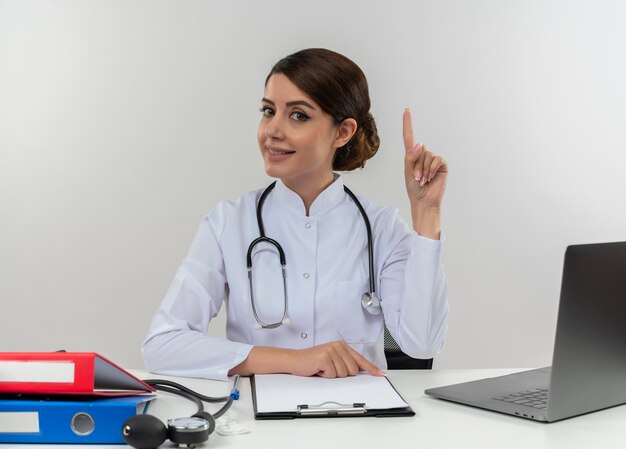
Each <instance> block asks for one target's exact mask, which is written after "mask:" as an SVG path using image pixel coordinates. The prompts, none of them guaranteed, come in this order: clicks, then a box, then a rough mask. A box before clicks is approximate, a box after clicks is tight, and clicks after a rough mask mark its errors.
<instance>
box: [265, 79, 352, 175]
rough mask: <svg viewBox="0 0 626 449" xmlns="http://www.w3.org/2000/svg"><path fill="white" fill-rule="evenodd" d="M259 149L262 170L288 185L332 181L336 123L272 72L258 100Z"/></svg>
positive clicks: (299, 91) (285, 80)
mask: <svg viewBox="0 0 626 449" xmlns="http://www.w3.org/2000/svg"><path fill="white" fill-rule="evenodd" d="M261 112H262V113H263V116H262V117H261V123H260V124H259V132H258V140H259V149H260V150H261V155H262V156H263V161H264V162H265V171H266V172H267V174H268V175H269V176H271V177H274V178H281V179H282V180H283V181H284V182H285V183H286V184H287V185H288V186H290V185H296V184H301V183H302V182H314V183H319V182H320V181H321V182H330V181H332V176H333V172H332V161H333V156H334V154H335V149H336V148H337V147H338V146H340V145H338V142H337V138H338V129H339V128H338V126H337V125H335V123H334V121H333V119H332V117H331V116H330V115H328V114H326V113H325V112H324V111H322V109H321V108H320V106H319V105H318V104H317V103H316V102H315V101H313V99H311V98H310V97H309V96H308V95H307V94H305V93H304V92H303V91H301V90H300V89H299V88H298V87H296V85H295V84H293V83H292V82H291V81H290V80H289V78H287V77H286V76H285V75H283V74H282V73H277V74H274V75H272V76H271V77H270V78H269V80H268V82H267V85H266V86H265V94H264V96H263V99H262V100H261Z"/></svg>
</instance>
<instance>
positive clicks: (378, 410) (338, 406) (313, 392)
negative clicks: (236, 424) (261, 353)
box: [250, 373, 415, 420]
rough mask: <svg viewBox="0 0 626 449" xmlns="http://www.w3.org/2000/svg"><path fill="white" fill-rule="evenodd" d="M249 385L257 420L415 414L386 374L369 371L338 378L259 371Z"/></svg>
mask: <svg viewBox="0 0 626 449" xmlns="http://www.w3.org/2000/svg"><path fill="white" fill-rule="evenodd" d="M250 385H251V388H252V403H253V406H254V418H255V419H257V420H269V419H295V418H346V417H366V416H375V417H399V416H414V415H415V412H414V411H413V409H412V408H411V407H410V406H409V405H408V404H407V402H406V401H405V400H404V399H403V398H402V396H400V394H399V393H398V391H397V390H396V389H395V387H394V386H393V384H392V383H391V382H390V381H389V379H388V378H387V377H376V376H372V375H370V374H366V373H359V374H357V375H356V376H350V377H345V378H337V379H324V378H322V377H315V376H314V377H300V376H292V375H290V374H256V375H254V376H252V377H251V379H250ZM357 398H358V399H357Z"/></svg>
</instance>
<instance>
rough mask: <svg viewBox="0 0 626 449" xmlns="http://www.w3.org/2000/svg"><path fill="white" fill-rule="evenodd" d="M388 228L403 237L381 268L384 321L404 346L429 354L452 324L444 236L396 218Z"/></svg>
mask: <svg viewBox="0 0 626 449" xmlns="http://www.w3.org/2000/svg"><path fill="white" fill-rule="evenodd" d="M390 231H391V232H392V234H395V235H396V236H397V235H402V237H401V238H400V240H399V242H398V244H397V245H395V247H394V248H393V251H392V252H391V254H390V255H389V256H388V257H387V258H386V260H385V262H384V265H383V267H382V269H381V276H380V283H381V287H380V289H381V299H382V302H381V303H382V307H383V312H384V316H385V322H386V325H387V328H388V329H389V332H390V333H391V335H392V336H393V337H394V339H395V340H396V342H397V343H398V345H399V346H400V348H401V349H402V351H404V352H405V353H406V354H408V355H409V356H411V357H415V358H431V357H433V356H434V355H435V354H437V353H438V352H440V351H441V349H442V348H443V344H444V341H445V338H446V333H447V329H448V299H447V298H448V284H447V279H446V277H445V274H444V271H443V245H444V237H443V235H442V238H441V240H438V241H437V240H430V239H428V238H425V237H422V236H419V235H418V234H417V233H416V232H415V231H413V230H412V229H410V228H408V226H407V225H406V224H405V223H399V222H398V221H396V223H395V224H394V225H393V226H391V229H390Z"/></svg>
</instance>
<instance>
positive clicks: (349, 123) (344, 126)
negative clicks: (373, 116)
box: [333, 118, 358, 148]
mask: <svg viewBox="0 0 626 449" xmlns="http://www.w3.org/2000/svg"><path fill="white" fill-rule="evenodd" d="M357 128H358V125H357V124H356V120H354V119H353V118H347V119H345V120H344V121H343V122H341V123H340V124H339V125H337V133H336V134H335V141H334V143H333V146H334V147H335V148H340V147H342V146H344V145H345V144H346V143H348V141H349V140H350V139H351V138H352V136H354V133H355V132H356V130H357Z"/></svg>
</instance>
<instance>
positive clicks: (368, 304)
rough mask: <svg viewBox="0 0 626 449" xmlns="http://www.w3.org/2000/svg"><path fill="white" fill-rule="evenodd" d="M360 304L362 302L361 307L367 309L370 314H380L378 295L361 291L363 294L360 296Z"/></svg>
mask: <svg viewBox="0 0 626 449" xmlns="http://www.w3.org/2000/svg"><path fill="white" fill-rule="evenodd" d="M361 304H363V308H364V309H365V310H367V312H368V313H371V314H372V315H378V314H380V311H381V307H380V299H378V296H376V294H375V293H374V294H373V293H371V292H365V293H363V296H361Z"/></svg>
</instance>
